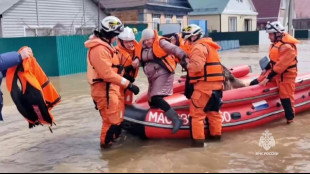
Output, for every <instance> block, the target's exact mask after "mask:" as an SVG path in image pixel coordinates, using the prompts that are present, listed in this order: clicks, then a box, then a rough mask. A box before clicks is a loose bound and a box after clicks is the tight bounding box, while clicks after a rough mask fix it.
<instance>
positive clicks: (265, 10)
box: [252, 0, 281, 23]
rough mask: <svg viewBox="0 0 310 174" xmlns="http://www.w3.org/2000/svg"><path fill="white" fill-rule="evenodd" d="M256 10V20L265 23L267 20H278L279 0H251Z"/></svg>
mask: <svg viewBox="0 0 310 174" xmlns="http://www.w3.org/2000/svg"><path fill="white" fill-rule="evenodd" d="M252 1H253V4H254V6H255V8H256V10H257V12H258V16H257V22H259V23H266V22H267V21H275V20H278V17H279V12H280V6H281V0H272V1H270V0H252Z"/></svg>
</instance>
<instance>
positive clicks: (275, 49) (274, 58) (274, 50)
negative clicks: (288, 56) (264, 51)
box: [269, 34, 298, 72]
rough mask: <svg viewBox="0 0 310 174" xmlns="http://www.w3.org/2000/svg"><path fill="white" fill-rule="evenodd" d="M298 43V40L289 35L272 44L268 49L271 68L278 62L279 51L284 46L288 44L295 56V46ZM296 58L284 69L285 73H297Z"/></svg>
mask: <svg viewBox="0 0 310 174" xmlns="http://www.w3.org/2000/svg"><path fill="white" fill-rule="evenodd" d="M297 43H298V40H297V39H295V38H294V37H292V36H291V35H289V34H285V35H284V37H283V38H282V39H281V40H280V41H279V42H276V43H275V44H272V45H271V47H270V49H269V57H270V65H271V67H273V66H274V65H275V64H276V63H277V62H278V61H279V49H280V47H281V46H282V45H284V44H290V45H291V46H292V47H293V48H294V50H295V53H296V55H297V48H296V44H297ZM297 62H298V61H297V57H296V58H295V61H294V62H292V63H291V64H290V66H289V67H288V68H287V69H286V71H285V72H296V71H297Z"/></svg>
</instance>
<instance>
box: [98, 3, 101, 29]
mask: <svg viewBox="0 0 310 174" xmlns="http://www.w3.org/2000/svg"><path fill="white" fill-rule="evenodd" d="M100 5H101V4H100V0H98V30H99V29H100Z"/></svg>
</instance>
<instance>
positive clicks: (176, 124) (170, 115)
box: [166, 108, 183, 134]
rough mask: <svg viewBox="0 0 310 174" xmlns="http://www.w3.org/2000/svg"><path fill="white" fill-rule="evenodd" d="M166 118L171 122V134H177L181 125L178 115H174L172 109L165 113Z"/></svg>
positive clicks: (181, 121)
mask: <svg viewBox="0 0 310 174" xmlns="http://www.w3.org/2000/svg"><path fill="white" fill-rule="evenodd" d="M166 116H167V117H168V118H169V119H170V120H171V121H172V124H173V129H172V134H174V133H176V132H178V130H179V129H180V127H181V126H182V125H183V120H182V119H180V118H179V115H178V113H176V112H175V110H174V109H172V108H170V109H169V110H168V111H167V112H166Z"/></svg>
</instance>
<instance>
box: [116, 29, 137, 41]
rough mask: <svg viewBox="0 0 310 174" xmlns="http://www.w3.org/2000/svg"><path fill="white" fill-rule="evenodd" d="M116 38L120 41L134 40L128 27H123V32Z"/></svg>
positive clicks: (133, 34) (133, 35)
mask: <svg viewBox="0 0 310 174" xmlns="http://www.w3.org/2000/svg"><path fill="white" fill-rule="evenodd" d="M118 38H119V39H121V40H126V41H132V40H135V39H136V38H135V33H134V32H133V30H132V29H131V28H129V27H125V28H124V31H123V32H121V33H120V34H119V35H118Z"/></svg>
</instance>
